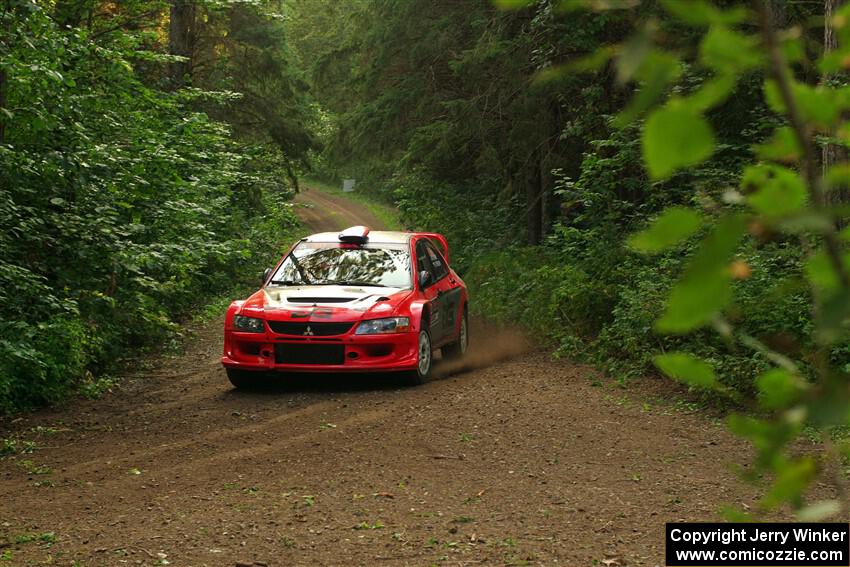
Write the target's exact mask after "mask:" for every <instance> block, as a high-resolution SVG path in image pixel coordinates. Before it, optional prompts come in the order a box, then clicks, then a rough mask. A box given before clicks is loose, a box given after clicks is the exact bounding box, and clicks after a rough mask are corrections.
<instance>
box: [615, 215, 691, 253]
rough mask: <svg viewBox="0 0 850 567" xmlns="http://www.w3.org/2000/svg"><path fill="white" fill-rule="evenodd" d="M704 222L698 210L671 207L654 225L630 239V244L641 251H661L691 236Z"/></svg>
mask: <svg viewBox="0 0 850 567" xmlns="http://www.w3.org/2000/svg"><path fill="white" fill-rule="evenodd" d="M701 224H702V217H701V216H700V214H699V213H698V212H696V211H695V210H693V209H688V208H686V207H669V208H667V209H666V210H665V211H664V212H663V213H661V216H660V217H658V218H657V219H655V221H654V222H653V223H652V225H651V226H650V227H649V228H647V229H646V230H642V231H641V232H638V233H637V234H635V235H633V236H632V237H631V238H630V239H629V246H631V247H632V248H634V249H636V250H640V251H641V252H659V251H661V250H664V249H665V248H669V247H670V246H673V245H674V244H676V243H678V242H680V241H682V240H683V239H685V238H687V237H689V236H690V235H692V234H693V233H695V232H696V231H697V230H699V227H700V225H701Z"/></svg>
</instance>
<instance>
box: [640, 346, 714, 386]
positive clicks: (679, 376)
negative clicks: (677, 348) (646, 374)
mask: <svg viewBox="0 0 850 567" xmlns="http://www.w3.org/2000/svg"><path fill="white" fill-rule="evenodd" d="M654 360H655V365H656V366H657V367H658V368H659V369H660V370H661V371H662V372H663V373H664V374H666V375H667V376H669V377H670V378H672V379H674V380H678V381H679V382H684V383H685V384H688V385H690V386H695V387H697V388H716V387H717V386H718V382H717V376H715V374H714V369H713V368H711V366H709V365H708V364H706V363H705V362H704V361H702V360H700V359H699V358H697V357H695V356H693V355H691V354H688V353H686V352H668V353H665V354H659V355H657V356H656V357H655V359H654Z"/></svg>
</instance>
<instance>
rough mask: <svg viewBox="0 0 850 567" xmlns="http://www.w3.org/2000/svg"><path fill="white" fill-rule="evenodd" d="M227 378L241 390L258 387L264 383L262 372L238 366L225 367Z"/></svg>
mask: <svg viewBox="0 0 850 567" xmlns="http://www.w3.org/2000/svg"><path fill="white" fill-rule="evenodd" d="M225 371H226V372H227V379H228V380H230V383H231V384H233V387H234V388H237V389H239V390H251V389H256V388H257V387H259V386H260V384H262V380H260V378H261V374H262V372H252V371H250V370H239V369H237V368H225Z"/></svg>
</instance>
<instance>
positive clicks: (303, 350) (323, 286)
mask: <svg viewBox="0 0 850 567" xmlns="http://www.w3.org/2000/svg"><path fill="white" fill-rule="evenodd" d="M448 258H449V247H448V242H447V241H446V239H445V237H444V236H442V235H440V234H433V233H424V232H378V231H374V232H371V231H370V230H369V229H368V228H367V227H364V226H354V227H351V228H348V229H346V230H344V231H342V232H340V233H339V234H337V233H335V232H333V233H332V232H323V233H320V234H314V235H312V236H309V237H307V238H303V239H301V240H300V241H299V242H297V243H296V244H295V245H294V246H293V247H292V248H291V249H290V250H289V253H288V254H287V255H286V256H284V257H283V259H282V260H281V261H280V262H279V263H278V264H277V266H276V267H275V268H274V269H267V270H266V273H265V274H264V276H263V285H262V287H261V288H260V290H259V291H257V292H256V293H254V294H253V295H252V296H251V297H249V298H248V299H246V300H242V301H234V302H233V303H232V304H231V305H230V308H229V309H228V310H227V316H226V318H225V323H224V355H223V356H222V358H221V363H222V364H223V365H224V367H225V369H226V371H227V377H228V378H229V379H230V381H231V382H232V383H233V385H234V386H236V387H237V388H241V387H249V386H251V385H254V384H256V383H257V381H259V380H262V379H263V377H264V376H267V373H268V372H269V371H282V372H400V373H403V375H404V376H405V377H406V378H407V379H408V380H409V381H411V382H413V383H417V384H421V383H423V382H425V381H427V380H428V377H429V375H430V374H431V366H432V361H433V354H434V351H435V350H436V349H441V352H442V356H443V358H444V359H446V358H448V359H452V358H460V357H462V356H463V355H464V354H465V353H466V348H467V345H468V344H469V327H468V321H467V301H468V296H467V292H466V286H465V285H464V283H463V281H462V280H461V279H460V278H459V277H458V275H457V274H456V273H455V272H454V270H452V268H451V266H449V263H448Z"/></svg>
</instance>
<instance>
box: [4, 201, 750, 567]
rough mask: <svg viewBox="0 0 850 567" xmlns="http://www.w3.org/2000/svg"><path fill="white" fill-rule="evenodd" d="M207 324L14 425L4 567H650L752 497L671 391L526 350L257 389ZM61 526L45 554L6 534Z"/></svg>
mask: <svg viewBox="0 0 850 567" xmlns="http://www.w3.org/2000/svg"><path fill="white" fill-rule="evenodd" d="M299 199H304V202H309V203H312V204H313V205H314V206H313V207H312V208H309V207H299V208H298V211H299V214H300V215H302V218H304V220H305V222H307V223H309V225H310V227H311V228H312V229H313V230H338V229H339V228H344V226H348V225H350V224H360V223H362V224H370V225H373V226H375V227H379V226H380V224H379V223H377V222H375V221H376V220H377V219H369V218H367V217H366V216H365V212H364V211H363V210H361V209H362V207H360V206H359V205H357V204H355V203H351V204H348V203H345V202H340V199H339V198H338V197H333V196H325V195H321V194H318V193H317V192H315V191H314V190H309V191H307V192H305V193H303V194H302V195H301V196H299ZM361 214H362V215H364V216H360V215H361ZM340 219H341V220H342V222H341V224H340ZM473 330H474V331H476V334H473V337H472V338H473V344H475V341H476V338H478V337H481V338H480V340H479V341H478V342H479V344H482V343H486V344H492V343H493V342H494V341H493V337H494V336H496V331H494V330H493V329H473ZM195 331H196V333H197V336H196V338H195V339H194V340H193V341H192V342H191V343H190V345H189V347H188V350H187V352H186V354H185V355H182V356H177V357H170V358H164V359H162V360H159V361H156V363H155V364H154V365H153V367H152V368H150V369H148V370H141V369H140V370H138V371H136V372H135V373H133V374H132V375H129V376H127V377H126V378H125V379H124V380H123V382H122V384H121V387H120V388H118V389H116V391H115V392H114V393H113V394H110V395H107V396H106V397H104V398H103V399H101V400H98V401H87V400H71V401H69V402H67V403H66V404H65V405H63V406H59V407H55V408H50V409H46V410H42V411H40V412H36V413H33V414H28V415H23V416H20V417H18V418H16V419H14V420H5V421H3V422H0V435H2V436H3V437H15V438H19V439H32V440H35V441H36V442H37V444H38V448H36V449H35V450H34V452H32V453H31V454H21V455H14V456H11V457H6V458H2V459H0V499H2V502H3V506H2V508H0V545H2V544H4V543H9V546H8V547H5V548H4V549H5V550H8V551H10V552H11V553H12V554H13V558H14V561H13V562H12V563H11V564H13V565H16V564H26V562H27V561H29V562H31V563H30V564H33V565H41V564H57V563H58V564H64V565H69V564H71V563H72V562H73V561H79V563H80V564H81V565H84V566H86V567H90V566H109V567H114V566H116V565H121V564H125V563H129V564H134V565H151V566H152V565H156V564H158V563H161V560H162V559H166V560H167V561H169V562H170V564H171V565H175V566H203V565H209V566H216V567H218V566H233V565H235V564H236V562H237V561H242V562H246V563H248V564H250V563H251V562H254V561H259V562H262V563H265V564H267V565H270V566H279V565H346V566H347V565H375V564H382V565H426V564H433V563H445V564H448V565H470V564H484V565H501V564H520V563H527V564H532V565H544V564H545V565H548V564H552V563H554V562H556V561H557V562H559V563H561V564H566V565H590V564H591V563H592V562H593V561H600V562H601V561H608V562H609V563H608V564H610V565H612V566H616V565H648V566H652V565H657V564H662V563H663V560H662V557H663V533H664V532H663V526H664V522H666V521H672V520H691V521H699V520H702V521H705V520H712V519H716V518H717V517H718V509H719V508H720V506H722V505H723V504H726V503H731V504H746V505H750V506H752V505H754V502H755V499H756V497H757V494H756V493H755V492H754V491H753V490H752V489H750V488H747V487H744V486H742V485H741V484H739V483H738V482H737V481H736V479H735V476H734V475H733V474H732V473H731V472H730V470H729V467H728V465H727V463H728V462H729V461H732V460H734V461H737V462H745V461H746V460H747V458H748V457H749V455H750V450H749V448H748V447H747V446H746V445H745V444H744V443H743V442H741V441H738V440H736V439H734V438H732V437H731V436H730V435H729V434H728V433H726V431H725V430H724V429H723V427H722V425H721V424H720V423H719V421H718V420H717V419H716V418H715V417H712V416H710V415H703V414H701V413H685V412H683V411H681V409H678V406H676V405H675V404H674V403H672V402H670V401H664V399H668V400H669V399H670V397H671V389H672V387H671V386H670V385H669V384H667V383H665V382H661V381H655V380H653V379H646V380H645V381H643V382H641V383H640V384H639V386H637V387H636V388H632V389H629V390H624V389H621V388H620V387H618V385H617V384H615V383H614V382H613V381H610V380H607V379H605V378H603V377H601V376H599V375H598V373H596V372H595V371H594V370H592V369H590V368H588V367H585V366H580V365H575V364H570V363H568V362H563V361H560V362H559V361H553V360H551V358H550V357H549V356H547V355H545V354H543V353H529V354H524V355H521V356H516V357H514V358H512V359H510V360H503V361H501V362H498V363H496V364H489V363H488V361H490V360H491V359H486V358H485V359H481V360H478V361H476V362H475V363H473V364H471V365H468V366H465V367H461V368H447V367H445V366H444V367H443V372H442V374H443V376H445V378H444V379H440V380H435V381H434V382H431V383H429V384H426V385H425V386H422V387H416V388H401V387H399V385H398V383H396V382H394V381H393V379H392V377H391V376H297V377H287V378H282V379H280V380H278V381H276V382H275V383H274V384H272V385H271V386H270V387H269V388H268V389H267V390H265V391H260V392H248V393H245V392H236V391H233V390H232V389H231V388H230V386H229V384H228V383H227V379H226V378H225V376H224V372H223V371H222V370H221V368H220V367H219V365H218V362H217V358H218V354H219V349H220V344H221V336H220V335H221V333H220V323H218V322H216V323H213V324H211V325H209V326H206V327H203V328H199V329H196V330H195ZM509 343H510V344H503V345H501V346H499V347H498V350H499V351H504V350H505V349H507V348H509V347H510V345H511V344H514V341H513V339H510V338H509ZM473 360H474V358H473ZM459 372H462V373H459ZM39 426H41V427H53V428H57V429H60V431H58V432H56V433H54V434H52V435H47V434H44V433H38V432H37V431H33V428H36V427H39ZM44 467H49V470H48V469H46V468H44ZM47 532H52V533H53V534H55V536H54V537H55V540H56V541H55V543H53V544H52V545H51V546H49V547H48V546H47V545H45V544H40V543H38V542H31V543H20V544H19V543H14V542H15V540H16V538H17V537H18V536H20V535H22V534H42V533H47ZM160 554H162V555H160Z"/></svg>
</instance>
